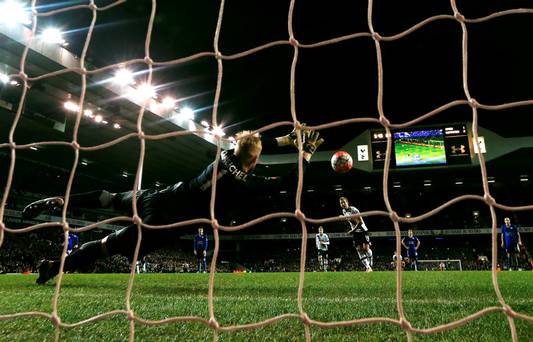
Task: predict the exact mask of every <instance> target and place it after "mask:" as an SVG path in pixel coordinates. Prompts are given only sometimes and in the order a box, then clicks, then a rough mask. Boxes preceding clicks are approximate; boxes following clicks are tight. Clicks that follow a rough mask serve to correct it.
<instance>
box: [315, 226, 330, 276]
mask: <svg viewBox="0 0 533 342" xmlns="http://www.w3.org/2000/svg"><path fill="white" fill-rule="evenodd" d="M315 242H316V249H317V251H318V264H319V265H320V269H321V270H322V271H324V272H327V271H328V249H329V237H328V234H325V233H324V227H322V226H320V227H318V234H316V236H315Z"/></svg>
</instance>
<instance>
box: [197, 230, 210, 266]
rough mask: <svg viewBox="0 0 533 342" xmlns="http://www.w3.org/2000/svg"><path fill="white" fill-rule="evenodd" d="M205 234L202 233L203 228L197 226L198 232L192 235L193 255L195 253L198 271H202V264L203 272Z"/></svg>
mask: <svg viewBox="0 0 533 342" xmlns="http://www.w3.org/2000/svg"><path fill="white" fill-rule="evenodd" d="M207 245H208V240H207V235H204V229H203V228H198V234H196V235H195V236H194V246H193V248H194V255H196V258H197V259H198V271H197V272H198V273H200V272H202V266H203V272H204V273H205V272H207V258H206V256H207Z"/></svg>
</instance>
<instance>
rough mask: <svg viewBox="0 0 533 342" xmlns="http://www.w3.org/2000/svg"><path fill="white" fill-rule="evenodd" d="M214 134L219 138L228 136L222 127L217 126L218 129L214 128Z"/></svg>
mask: <svg viewBox="0 0 533 342" xmlns="http://www.w3.org/2000/svg"><path fill="white" fill-rule="evenodd" d="M212 132H213V134H214V135H215V136H218V137H223V136H225V135H226V133H224V131H223V130H222V127H220V126H217V127H213V131H212Z"/></svg>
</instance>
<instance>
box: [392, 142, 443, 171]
mask: <svg viewBox="0 0 533 342" xmlns="http://www.w3.org/2000/svg"><path fill="white" fill-rule="evenodd" d="M394 152H395V156H396V165H398V166H407V165H431V164H445V163H446V152H445V151H444V149H440V148H435V147H429V146H420V145H413V144H402V143H395V144H394ZM416 155H418V156H420V157H419V158H418V159H416V158H415V156H416Z"/></svg>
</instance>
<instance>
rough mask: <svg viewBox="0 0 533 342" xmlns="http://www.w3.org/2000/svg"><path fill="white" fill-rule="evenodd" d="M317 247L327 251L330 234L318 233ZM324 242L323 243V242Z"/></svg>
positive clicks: (316, 238)
mask: <svg viewBox="0 0 533 342" xmlns="http://www.w3.org/2000/svg"><path fill="white" fill-rule="evenodd" d="M315 240H316V248H317V249H318V250H321V251H327V250H328V246H329V236H328V234H322V235H320V234H316V237H315ZM321 242H322V243H321Z"/></svg>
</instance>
